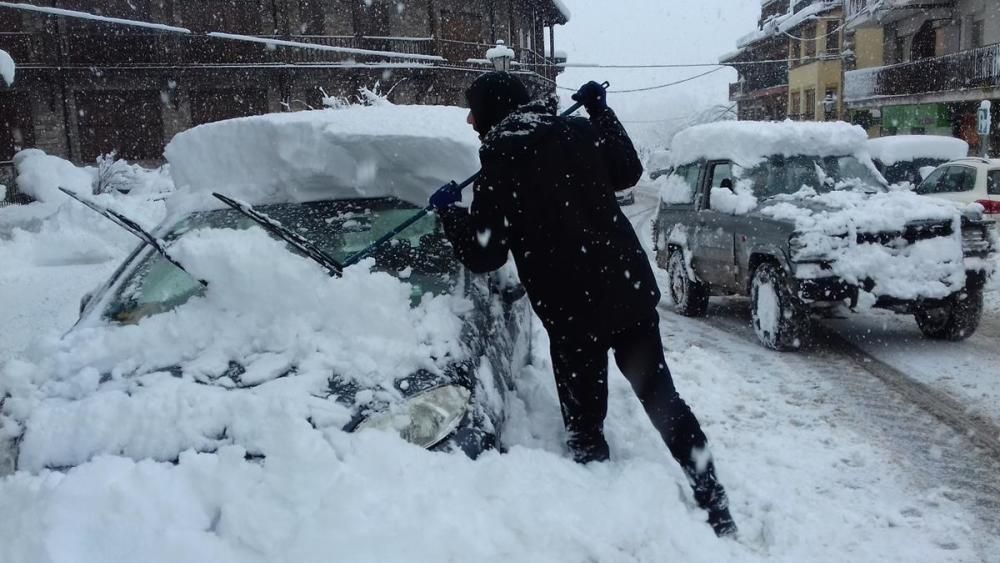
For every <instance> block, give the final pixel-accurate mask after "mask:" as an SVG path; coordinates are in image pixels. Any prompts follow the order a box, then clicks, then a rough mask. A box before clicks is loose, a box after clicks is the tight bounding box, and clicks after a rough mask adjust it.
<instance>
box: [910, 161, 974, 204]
mask: <svg viewBox="0 0 1000 563" xmlns="http://www.w3.org/2000/svg"><path fill="white" fill-rule="evenodd" d="M975 188H976V169H975V168H973V167H971V166H965V165H961V164H949V165H947V166H942V167H940V168H938V169H937V170H935V171H934V172H933V173H931V175H930V176H928V177H927V179H926V180H924V182H923V183H921V184H920V185H919V186H917V190H916V192H917V193H918V194H921V195H929V196H932V197H936V198H941V199H947V200H949V201H955V202H960V203H972V202H973V201H976V199H977V197H976V193H975Z"/></svg>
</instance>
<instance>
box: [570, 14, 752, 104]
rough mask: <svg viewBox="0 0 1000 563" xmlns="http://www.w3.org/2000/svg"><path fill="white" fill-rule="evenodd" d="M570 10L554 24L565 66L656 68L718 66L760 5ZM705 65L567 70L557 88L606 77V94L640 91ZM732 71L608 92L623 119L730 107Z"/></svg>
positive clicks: (744, 32) (694, 73)
mask: <svg viewBox="0 0 1000 563" xmlns="http://www.w3.org/2000/svg"><path fill="white" fill-rule="evenodd" d="M563 3H564V4H565V5H566V6H567V7H568V8H569V10H570V11H571V12H572V18H571V20H570V22H569V23H568V24H567V25H564V26H558V27H556V49H557V50H560V51H565V52H566V54H567V56H568V57H569V62H570V63H602V64H661V63H671V64H672V63H704V62H717V61H718V59H719V56H720V55H723V54H725V53H728V52H731V51H734V50H735V49H736V39H737V38H738V37H740V36H742V35H745V34H747V33H749V32H750V31H753V29H754V28H755V26H756V22H757V17H758V16H759V15H760V2H759V0H695V1H692V0H612V1H606V0H602V1H595V0H563ZM706 70H711V69H710V68H703V69H698V68H686V69H657V70H610V69H567V70H566V72H564V73H563V74H562V75H561V76H560V78H559V85H560V86H564V87H572V88H576V87H578V86H579V85H580V84H582V83H584V82H586V81H587V80H591V79H594V80H598V81H601V80H607V81H609V82H611V90H619V89H633V88H644V87H647V86H654V85H657V84H663V83H666V82H671V81H674V80H679V79H682V78H686V77H689V76H693V75H696V74H699V73H702V72H705V71H706ZM735 81H736V72H735V71H734V70H732V69H728V68H727V69H724V70H721V71H719V72H716V73H714V74H711V75H709V76H706V77H705V78H701V79H698V80H695V81H692V82H689V83H687V84H683V85H679V86H674V87H671V88H667V89H663V90H655V91H652V92H645V93H636V94H612V95H611V96H610V97H609V101H610V103H611V105H612V107H614V108H615V109H616V110H617V111H618V113H619V115H620V116H621V117H622V119H624V120H644V119H645V120H655V119H667V118H671V117H677V116H679V115H686V114H689V113H691V112H692V111H693V110H696V109H698V108H699V107H708V106H711V105H714V104H721V103H728V98H729V90H728V84H729V83H730V82H735Z"/></svg>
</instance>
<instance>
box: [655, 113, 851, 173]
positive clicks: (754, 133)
mask: <svg viewBox="0 0 1000 563" xmlns="http://www.w3.org/2000/svg"><path fill="white" fill-rule="evenodd" d="M867 140H868V135H867V134H866V133H865V130H864V129H862V128H861V127H858V126H856V125H850V124H847V123H843V122H836V123H799V122H795V121H783V122H762V121H725V122H719V123H709V124H706V125H697V126H695V127H691V128H689V129H685V130H684V131H681V132H680V133H678V134H677V135H676V136H675V137H674V140H673V143H672V144H671V147H670V149H671V153H672V154H673V156H674V163H675V164H678V165H679V164H688V163H691V162H695V161H697V160H702V159H704V160H732V161H733V162H736V163H737V164H740V165H742V166H752V165H753V164H755V163H757V162H760V161H761V160H763V159H764V158H767V157H768V156H773V155H783V156H792V155H796V154H804V155H814V156H846V155H855V154H858V153H866V152H867V147H866V141H867Z"/></svg>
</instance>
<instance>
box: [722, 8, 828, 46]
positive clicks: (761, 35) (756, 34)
mask: <svg viewBox="0 0 1000 563" xmlns="http://www.w3.org/2000/svg"><path fill="white" fill-rule="evenodd" d="M763 3H764V2H762V4H763ZM841 6H843V1H842V0H817V1H815V2H814V3H813V4H811V5H809V6H806V7H805V8H803V9H801V10H799V11H798V12H795V13H794V14H793V13H786V14H780V15H777V16H774V17H771V18H769V19H768V20H767V21H765V22H764V23H763V25H762V26H761V28H760V29H757V30H755V31H752V32H750V33H748V34H746V35H744V36H743V37H740V38H739V39H737V40H736V46H737V47H738V48H739V49H741V50H742V49H744V48H746V47H749V46H750V45H752V44H754V43H757V42H758V41H763V40H764V39H768V38H770V37H774V36H776V35H781V34H784V33H788V32H790V31H792V30H793V29H795V28H796V27H798V26H800V25H802V24H803V23H805V22H807V21H809V20H811V19H814V18H816V17H818V16H820V15H822V14H824V13H826V12H829V11H830V10H834V9H836V8H840V7H841ZM727 56H728V57H730V58H732V54H730V55H727ZM721 60H723V61H725V60H729V59H725V58H724V59H721Z"/></svg>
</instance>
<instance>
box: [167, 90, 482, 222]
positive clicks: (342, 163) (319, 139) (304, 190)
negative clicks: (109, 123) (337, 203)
mask: <svg viewBox="0 0 1000 563" xmlns="http://www.w3.org/2000/svg"><path fill="white" fill-rule="evenodd" d="M467 111H468V110H464V109H461V108H457V107H444V106H402V105H393V104H389V103H384V104H379V105H375V106H350V107H347V108H343V109H327V110H315V111H301V112H294V113H275V114H268V115H260V116H253V117H243V118H237V119H230V120H226V121H219V122H215V123H208V124H205V125H200V126H198V127H195V128H193V129H190V130H188V131H184V132H182V133H179V134H178V135H176V136H175V137H174V138H173V140H172V141H171V142H170V144H168V145H167V148H166V151H165V155H166V158H167V161H168V162H169V163H170V174H171V176H172V177H173V179H174V183H175V185H176V186H177V187H178V189H179V192H178V195H177V197H176V199H175V201H173V202H171V204H172V205H171V209H172V211H177V210H183V209H190V208H197V207H218V203H217V202H215V201H214V200H213V198H211V193H212V192H214V191H217V192H221V193H224V194H226V195H230V196H232V197H236V198H239V199H241V200H244V201H247V202H250V203H254V204H258V203H270V202H284V201H291V202H303V201H316V200H322V199H358V198H370V197H388V196H392V197H398V198H400V199H402V200H405V201H409V202H410V203H413V204H416V205H419V206H421V207H422V206H424V205H425V204H426V203H427V199H428V198H429V197H430V195H431V194H432V193H433V192H434V191H435V190H437V189H438V188H439V187H441V186H442V185H443V184H445V183H447V182H449V181H451V180H458V181H461V180H464V179H465V178H466V177H468V176H469V175H471V174H473V173H474V172H475V171H476V170H478V169H479V156H478V149H479V139H478V137H477V135H476V133H475V132H474V131H473V130H472V128H471V127H469V125H468V124H467V123H466V122H465V118H466V113H467ZM192 196H194V197H193V198H192Z"/></svg>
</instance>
